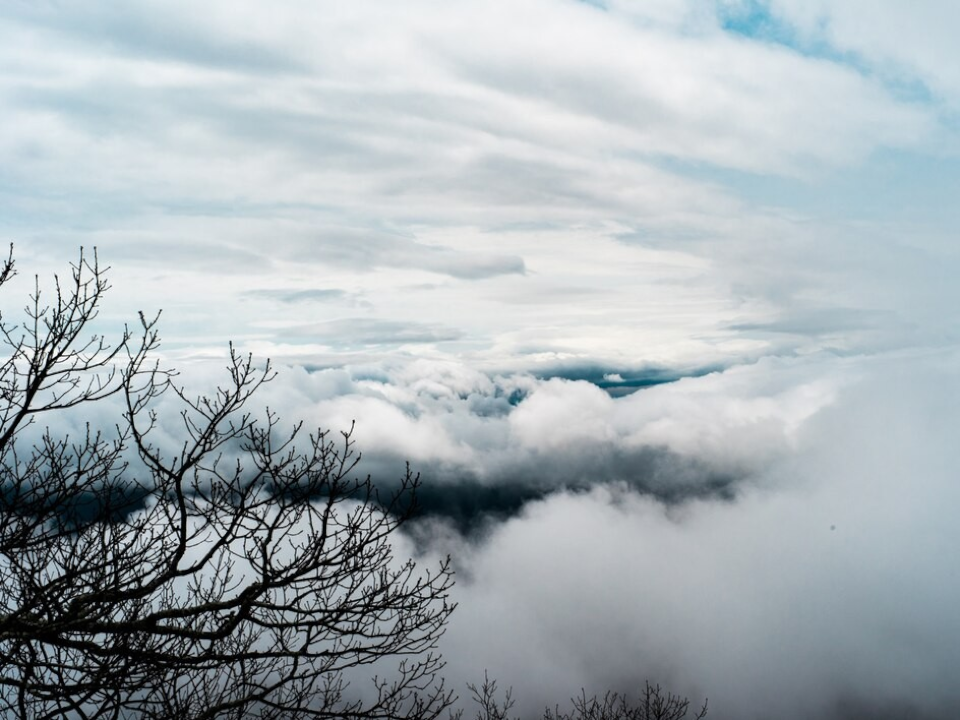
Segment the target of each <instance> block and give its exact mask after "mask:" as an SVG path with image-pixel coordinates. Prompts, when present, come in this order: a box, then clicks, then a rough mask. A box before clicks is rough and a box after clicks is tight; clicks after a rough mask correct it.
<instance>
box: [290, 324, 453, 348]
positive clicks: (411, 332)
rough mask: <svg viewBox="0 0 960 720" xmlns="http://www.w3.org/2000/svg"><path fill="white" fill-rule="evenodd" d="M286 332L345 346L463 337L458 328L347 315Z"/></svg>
mask: <svg viewBox="0 0 960 720" xmlns="http://www.w3.org/2000/svg"><path fill="white" fill-rule="evenodd" d="M285 334H286V335H288V336H294V337H301V338H310V339H315V340H318V341H331V340H333V341H335V342H336V344H337V345H340V346H345V347H351V346H356V345H384V344H390V345H395V344H406V343H435V342H447V341H451V340H457V339H459V338H460V337H461V336H462V333H461V332H460V331H458V330H456V329H455V328H444V327H438V326H435V325H426V324H424V323H417V322H393V321H389V320H376V319H373V318H344V319H342V320H329V321H326V322H320V323H311V324H309V325H298V326H295V327H292V328H286V329H285Z"/></svg>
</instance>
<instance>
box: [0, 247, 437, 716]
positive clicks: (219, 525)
mask: <svg viewBox="0 0 960 720" xmlns="http://www.w3.org/2000/svg"><path fill="white" fill-rule="evenodd" d="M14 273H15V270H14V262H13V256H12V248H11V255H10V256H9V257H8V258H7V259H6V261H5V262H3V263H2V268H0V286H2V285H4V284H7V283H8V281H9V280H10V279H11V278H12V277H13V276H14ZM105 273H106V268H101V267H100V266H99V264H98V262H97V257H96V253H94V254H93V255H92V256H91V255H85V254H84V253H83V252H82V251H81V253H80V257H79V260H78V261H77V263H76V264H74V265H72V266H71V272H70V276H69V278H66V279H60V278H56V281H55V284H54V286H53V288H52V293H51V294H50V299H49V302H48V301H47V295H46V294H45V293H41V291H40V286H39V283H37V284H36V285H35V288H36V289H35V290H34V291H33V293H32V295H31V296H30V300H29V303H28V305H27V307H26V310H25V315H24V316H23V317H22V318H20V319H18V320H17V321H12V320H10V319H9V317H8V315H7V314H6V313H4V314H3V315H0V342H2V344H3V345H4V347H5V354H4V355H3V358H2V364H0V714H2V715H3V717H20V718H62V717H70V718H73V717H75V718H94V717H96V718H140V717H143V718H184V719H186V718H196V719H199V718H241V717H258V718H301V717H347V718H416V719H419V718H433V717H436V716H437V715H439V714H440V713H441V712H442V711H443V710H444V709H445V708H446V707H447V706H448V705H449V704H450V702H451V700H452V693H451V692H449V691H448V690H446V689H445V688H444V685H443V682H442V681H441V680H438V678H437V673H438V671H439V670H440V668H441V667H442V665H443V662H442V658H441V657H440V656H439V655H438V654H436V653H435V651H434V650H435V646H436V642H437V640H438V638H439V636H440V635H441V634H442V633H443V631H444V629H445V627H446V623H447V621H448V619H449V617H450V613H451V612H452V611H453V609H454V606H453V604H452V603H451V602H450V600H449V590H450V587H451V585H452V572H451V570H450V567H449V561H447V562H444V563H442V564H441V565H440V566H439V567H438V568H435V569H434V570H432V571H423V570H421V569H420V568H418V567H416V566H415V565H414V563H413V561H411V560H408V561H405V562H403V561H400V560H398V559H396V558H394V556H393V550H392V544H391V537H392V536H394V534H395V533H396V531H397V530H398V529H399V528H400V527H401V526H402V525H403V524H404V523H405V522H406V521H407V520H408V519H409V518H410V516H411V513H412V512H413V508H414V504H415V495H416V490H417V487H418V484H419V477H418V476H415V475H412V474H411V473H410V471H409V470H408V471H407V473H406V475H405V476H404V477H403V478H402V479H401V482H400V486H399V490H397V491H395V492H393V493H391V495H390V496H389V497H385V498H381V497H380V496H379V495H378V493H377V489H376V487H375V486H374V484H373V483H372V482H371V480H370V478H369V477H367V478H366V479H363V478H357V477H355V476H354V472H355V469H356V465H357V462H358V461H359V457H360V456H359V454H358V453H356V452H355V449H354V445H353V440H352V438H351V433H352V428H351V430H349V431H346V432H343V433H341V434H340V435H339V436H331V435H330V434H328V433H327V432H321V431H317V432H314V433H305V432H304V431H303V430H302V426H301V425H300V424H297V425H294V426H293V427H292V428H291V429H290V430H288V431H285V432H284V431H282V430H281V427H280V420H279V418H278V417H277V415H276V414H275V413H272V412H270V411H266V412H265V414H264V416H263V417H262V418H261V419H257V418H255V417H254V415H253V414H251V412H250V411H249V410H247V409H246V406H247V405H248V403H249V401H250V398H251V397H252V396H253V395H254V394H255V393H256V391H257V389H258V388H260V387H261V386H262V385H263V384H264V383H266V382H268V381H270V379H271V378H272V377H273V371H272V370H271V369H270V366H269V363H267V365H266V366H265V367H258V366H257V365H255V364H254V362H253V360H252V359H251V358H250V357H249V356H242V355H240V354H239V353H237V352H236V351H235V350H234V348H233V347H232V346H231V348H230V359H229V363H228V365H227V374H226V378H225V380H224V381H223V383H222V384H221V385H220V386H219V387H217V388H216V390H215V391H214V392H213V393H212V394H210V395H199V396H192V395H190V394H188V393H187V392H186V391H185V390H184V389H183V388H182V387H181V386H180V385H179V384H178V382H177V376H176V373H175V372H173V371H170V370H166V369H163V368H162V367H161V366H160V364H159V363H158V362H157V361H156V360H153V359H152V355H153V354H154V352H155V351H156V349H157V347H158V344H159V337H158V334H157V320H158V317H154V318H152V319H151V318H148V317H145V316H144V315H143V314H141V315H140V318H139V325H138V327H137V328H136V330H135V331H134V330H130V329H125V330H124V331H123V332H122V333H120V335H119V337H118V338H117V340H116V342H114V343H110V342H109V341H108V340H107V339H106V338H105V337H104V336H103V335H101V334H96V333H94V332H93V330H92V325H91V324H92V323H93V321H94V320H95V319H96V318H97V315H98V312H99V308H100V306H101V301H102V299H103V296H104V293H106V292H107V291H108V289H109V284H108V282H107V279H106V275H105ZM113 407H116V409H117V415H116V425H114V426H108V427H96V426H95V424H94V423H93V422H92V421H88V420H86V419H87V418H90V417H91V416H93V415H94V410H95V409H96V411H97V415H103V414H104V411H105V410H109V409H111V408H113ZM172 407H176V412H177V413H178V415H176V416H175V417H176V423H177V425H176V427H178V428H179V430H178V431H177V433H176V434H174V435H171V434H170V433H169V428H170V427H171V425H170V423H168V422H165V420H167V419H169V417H170V416H169V415H168V414H166V413H167V412H168V411H170V409H171V408H172ZM71 427H72V428H74V429H73V430H72V431H70V430H68V429H67V428H71ZM77 428H80V429H79V430H78V429H77ZM385 664H386V665H387V666H388V667H385ZM364 669H366V671H367V675H368V676H369V675H373V674H374V673H378V675H375V676H374V677H373V681H372V684H371V685H370V686H369V687H368V688H366V690H365V691H363V690H358V689H357V688H355V687H354V686H351V685H350V684H349V682H348V679H350V678H353V677H354V676H355V675H363V673H362V672H358V671H362V670H364ZM384 671H387V672H386V674H383V673H384Z"/></svg>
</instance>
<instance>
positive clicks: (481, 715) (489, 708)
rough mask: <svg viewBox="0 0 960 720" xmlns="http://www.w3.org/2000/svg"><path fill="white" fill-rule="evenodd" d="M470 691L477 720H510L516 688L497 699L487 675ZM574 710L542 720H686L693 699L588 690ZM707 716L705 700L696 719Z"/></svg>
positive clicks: (652, 690) (574, 701)
mask: <svg viewBox="0 0 960 720" xmlns="http://www.w3.org/2000/svg"><path fill="white" fill-rule="evenodd" d="M467 689H468V690H469V691H470V696H471V698H472V699H473V702H474V703H475V704H476V705H478V706H479V707H478V709H477V714H476V716H475V717H476V720H511V718H510V711H511V710H512V708H513V706H514V699H513V688H509V689H508V690H507V691H506V693H505V694H504V697H503V700H498V699H497V681H496V680H491V679H490V678H489V676H488V675H487V674H486V673H484V676H483V684H482V685H480V686H479V687H477V686H476V685H473V684H468V685H467ZM570 703H571V705H572V708H571V710H570V711H569V712H563V711H561V710H560V708H559V706H558V707H555V708H554V709H553V710H551V709H550V708H547V709H545V710H544V711H543V720H684V718H686V717H687V713H688V712H689V711H690V700H688V699H687V698H685V697H681V696H680V695H674V694H673V693H670V692H666V691H664V690H662V689H661V688H660V686H659V685H651V684H650V683H649V682H647V683H644V690H643V693H642V694H641V696H640V699H639V701H638V702H635V703H634V702H631V701H630V700H628V699H627V696H626V695H621V694H620V693H615V692H608V693H606V694H605V695H603V696H602V697H601V696H598V695H594V696H593V697H590V698H588V697H587V693H586V691H581V692H580V695H578V696H577V697H575V698H571V700H570ZM706 716H707V701H706V700H704V701H703V705H702V706H701V708H700V710H699V711H698V712H697V714H696V715H695V716H694V718H693V720H703V718H705V717H706ZM462 717H463V712H462V711H458V712H457V713H456V714H455V715H454V718H455V719H456V720H462Z"/></svg>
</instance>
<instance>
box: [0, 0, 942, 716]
mask: <svg viewBox="0 0 960 720" xmlns="http://www.w3.org/2000/svg"><path fill="white" fill-rule="evenodd" d="M958 27H960V5H958V4H956V3H955V2H948V1H947V0H918V1H917V2H912V3H909V4H908V3H905V2H894V1H893V0H872V1H871V2H866V0H835V1H833V2H828V0H769V1H763V0H715V1H710V0H646V1H640V0H637V1H635V2H631V1H630V0H608V1H601V0H595V1H591V2H578V1H576V0H509V1H507V0H484V1H483V2H480V1H479V0H477V1H473V0H465V1H464V2H459V1H449V0H448V1H446V2H439V1H436V0H406V1H405V2H402V3H386V2H379V3H375V2H366V1H365V0H354V1H353V2H349V3H343V2H340V3H335V2H316V1H315V0H310V1H308V0H303V1H302V2H301V1H298V0H284V2H276V3H253V2H244V1H239V0H230V1H227V0H222V1H221V0H210V1H208V2H203V3H196V2H179V1H176V0H165V1H164V2H149V1H139V2H127V3H122V4H117V3H112V2H106V0H104V1H102V2H98V1H96V0H89V1H85V2H82V3H81V2H76V3H69V2H54V1H53V0H49V1H47V2H8V3H4V4H2V5H0V233H2V236H3V239H4V241H7V240H9V241H13V242H14V243H15V247H16V256H17V260H18V264H19V267H20V268H21V270H22V271H23V273H22V276H21V278H20V280H21V281H24V282H26V281H28V280H29V279H30V278H31V277H32V274H33V273H35V272H36V273H40V274H41V275H49V274H51V273H53V272H56V271H59V272H62V271H63V270H64V269H65V268H66V266H67V263H68V262H69V261H70V260H71V259H73V258H75V257H76V254H77V252H78V248H79V247H80V246H84V247H86V248H91V247H94V246H95V247H97V248H98V252H99V254H100V258H101V260H102V262H104V263H105V264H109V265H111V266H112V267H113V273H112V281H113V284H114V289H113V290H112V292H111V295H110V297H109V302H108V304H107V308H106V310H105V313H104V317H103V321H104V322H105V324H106V325H105V326H106V327H108V328H110V327H112V328H114V329H116V328H118V327H120V326H121V325H122V323H124V322H127V321H130V320H131V319H135V314H134V313H135V310H137V309H143V310H145V311H147V312H155V311H157V310H159V309H163V321H162V332H163V337H164V340H165V342H164V346H163V352H164V354H165V356H166V357H167V358H168V359H169V360H170V361H171V362H176V363H177V364H179V365H180V366H182V367H187V368H193V369H194V373H195V375H194V377H196V378H198V380H197V382H198V383H199V384H201V385H202V384H203V383H205V382H215V380H210V378H214V377H215V376H213V375H210V374H209V372H210V371H209V369H208V368H207V365H206V361H207V360H216V359H219V358H222V357H224V354H225V351H226V346H227V345H226V344H227V342H228V340H233V341H235V342H236V343H237V344H238V345H239V346H240V347H241V348H242V349H244V350H250V351H252V352H254V353H255V354H256V355H257V356H259V357H268V356H269V357H271V358H273V359H274V360H275V361H276V362H278V363H279V364H280V365H281V366H284V368H285V369H284V370H283V372H282V373H281V377H280V378H279V380H278V381H277V382H276V383H275V384H274V385H273V386H272V387H271V388H269V389H268V390H267V391H266V393H265V397H264V401H265V402H266V401H267V400H269V401H270V402H271V405H272V406H273V407H279V408H281V409H282V410H283V411H284V413H285V414H288V415H289V416H290V417H291V418H299V417H303V418H306V419H307V420H308V421H309V422H311V423H315V424H321V425H324V426H328V427H335V428H336V427H343V426H346V425H349V423H350V422H351V421H352V420H357V421H358V429H357V439H358V441H359V443H360V446H361V448H362V449H363V450H365V451H366V455H367V458H368V463H369V469H370V471H371V472H375V473H376V472H380V473H384V474H387V475H389V473H391V472H394V471H395V469H396V466H397V463H399V462H401V461H403V460H410V461H411V462H412V463H413V464H414V466H415V467H418V468H420V469H421V470H422V471H423V472H424V475H425V477H426V478H427V481H428V490H430V489H431V487H432V491H431V492H432V494H430V492H428V494H427V495H426V496H425V502H426V505H427V506H428V507H427V509H428V510H429V511H430V513H431V514H430V517H429V518H428V520H427V521H425V522H424V524H423V525H422V527H421V532H420V535H421V536H420V537H418V539H417V541H416V552H418V553H426V554H427V555H430V554H431V553H436V552H446V551H450V552H453V553H454V555H455V558H456V560H457V563H458V566H459V568H460V572H461V580H460V584H459V590H458V591H459V592H460V594H461V598H460V600H461V608H460V610H459V611H458V617H457V618H456V619H455V621H454V626H453V628H452V629H451V632H450V634H449V636H448V645H449V647H448V649H447V652H448V656H449V658H450V661H451V667H450V670H451V673H452V677H453V679H454V680H455V681H456V682H462V681H463V680H473V681H476V680H477V679H478V678H479V677H481V676H482V672H483V669H484V667H489V668H490V669H491V671H492V672H494V673H495V674H499V675H500V677H501V682H502V683H503V684H507V685H509V684H513V685H514V686H515V692H516V694H517V696H518V698H519V699H521V700H522V701H523V702H525V703H527V704H526V705H524V706H523V707H524V708H527V709H529V708H536V707H538V706H542V704H543V703H544V702H550V703H551V704H552V703H553V702H556V701H562V700H563V698H565V697H568V696H569V695H571V694H575V693H577V692H578V690H579V688H580V687H581V686H587V687H588V688H589V689H591V691H593V690H604V689H606V687H616V688H617V689H623V688H625V687H627V686H629V685H631V684H633V685H636V684H637V683H640V684H641V685H642V681H643V679H645V678H649V679H651V680H654V681H660V682H663V683H669V684H670V685H671V686H673V687H675V688H677V689H680V690H682V691H684V692H690V693H696V694H698V696H702V695H709V696H710V697H711V703H712V707H713V710H712V712H711V717H716V718H719V719H720V720H723V719H724V718H730V719H731V720H733V719H734V718H754V717H756V718H761V717H763V718H768V717H777V718H783V719H784V720H792V718H806V717H818V718H820V717H822V718H832V717H836V718H858V717H881V718H886V717H890V718H894V717H907V716H909V717H917V718H924V717H929V718H936V719H937V720H939V719H940V718H947V717H950V716H951V715H950V712H949V708H951V707H953V708H955V707H956V705H955V703H956V701H957V700H958V699H960V698H958V694H960V693H958V691H957V690H956V689H955V688H954V685H955V683H953V682H952V681H951V678H950V669H951V668H953V667H958V666H960V625H958V621H957V619H956V618H957V615H956V613H955V612H954V611H953V610H952V608H954V607H956V606H958V603H960V572H958V571H957V569H956V563H955V562H954V561H953V559H952V557H951V555H952V553H953V551H954V548H955V547H956V545H957V542H958V541H960V530H958V529H957V528H955V526H954V525H955V524H954V523H953V522H952V520H951V519H952V516H953V508H955V507H956V503H955V502H951V501H956V500H957V499H958V498H957V495H958V487H957V483H956V478H955V474H956V473H955V468H956V467H957V463H956V462H955V461H956V460H957V457H956V455H957V450H956V449H955V447H954V446H955V445H956V444H957V443H956V440H955V438H956V434H957V430H958V429H960V403H957V402H955V401H957V400H960V398H958V395H960V393H958V389H960V386H958V377H957V372H956V369H955V368H956V367H957V362H956V361H957V359H958V353H960V347H958V344H960V343H958V338H960V315H958V313H957V312H956V309H957V307H958V304H960V289H958V288H960V284H958V282H957V279H956V278H957V277H958V273H960V255H958V244H957V242H956V237H955V233H956V230H957V228H958V226H960V222H958V221H960V217H958V215H960V204H958V203H957V200H956V198H957V197H958V196H960V195H958V194H960V122H958V120H960V44H958V43H957V41H956V34H957V33H956V31H957V28H958ZM11 297H12V296H11V295H9V294H8V296H7V297H5V298H4V299H3V303H4V305H3V306H4V308H7V307H18V306H19V305H20V302H21V301H20V299H19V298H20V297H22V296H18V297H16V298H14V299H11ZM638 387H639V388H641V389H639V390H637V388H638ZM634 391H635V392H634ZM431 483H432V485H431ZM951 703H953V704H951ZM884 713H886V714H884Z"/></svg>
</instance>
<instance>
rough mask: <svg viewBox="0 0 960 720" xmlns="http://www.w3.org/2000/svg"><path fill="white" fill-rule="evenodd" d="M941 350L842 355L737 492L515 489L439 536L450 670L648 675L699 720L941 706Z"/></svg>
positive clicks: (949, 491)
mask: <svg viewBox="0 0 960 720" xmlns="http://www.w3.org/2000/svg"><path fill="white" fill-rule="evenodd" d="M951 357H952V356H951ZM951 362H952V360H948V359H947V358H946V357H940V358H933V359H931V358H926V359H924V360H919V361H918V359H917V358H910V359H907V358H903V359H888V360H886V361H883V362H878V363H874V364H872V365H871V364H870V363H868V366H869V367H864V366H861V367H860V371H861V372H864V371H866V374H865V375H862V376H861V379H860V380H859V381H857V382H854V383H853V384H851V385H849V386H848V387H847V388H846V389H845V390H844V391H843V392H842V393H841V394H840V395H839V396H838V398H837V400H836V401H835V402H833V403H832V404H830V405H829V406H827V407H825V408H824V409H822V410H821V411H819V412H818V413H817V414H815V415H813V416H811V417H810V418H809V419H808V420H806V421H805V422H804V423H803V425H802V428H800V429H799V430H798V434H797V436H796V444H795V445H794V446H793V448H791V449H790V450H789V451H788V452H785V453H783V454H782V455H780V456H779V457H778V458H777V459H775V460H774V462H773V463H771V464H770V465H768V466H766V467H764V468H762V469H761V470H760V471H759V472H758V474H757V475H756V476H755V479H754V482H752V483H750V484H749V485H748V486H742V488H741V493H740V494H739V496H738V499H737V501H736V502H732V503H731V502H718V501H717V500H715V499H710V498H706V499H699V500H694V501H690V502H687V503H684V504H682V505H680V506H672V505H664V504H661V503H660V502H658V501H657V500H656V499H655V498H654V497H651V496H649V495H642V494H638V493H636V492H635V491H634V490H631V489H630V488H628V487H627V486H616V485H614V486H605V487H597V488H595V489H594V490H593V491H592V492H589V493H586V494H572V493H562V494H557V495H552V496H550V497H549V498H547V499H545V500H543V501H540V502H535V503H532V504H530V505H527V506H526V507H525V509H524V511H523V513H522V514H521V515H520V516H519V517H515V518H513V519H511V520H509V521H507V522H506V523H504V524H502V525H499V526H496V527H495V528H493V530H492V531H491V532H490V533H489V534H488V535H487V536H486V540H485V541H483V542H480V543H477V544H473V545H462V544H458V543H457V542H456V541H455V540H454V541H451V540H450V539H449V538H447V539H446V540H444V539H443V538H444V537H445V536H444V535H443V534H442V533H440V534H438V535H437V536H435V537H437V538H440V540H438V542H439V546H440V547H441V548H443V549H444V550H449V549H451V548H454V549H455V551H456V557H457V558H458V562H459V563H460V565H461V567H462V571H461V574H460V578H461V580H460V587H459V600H460V601H461V606H460V610H458V615H457V616H455V618H454V625H453V627H452V628H451V630H450V632H449V634H448V636H447V638H446V639H445V646H444V649H445V651H446V653H447V656H448V657H449V658H450V659H451V661H452V667H451V673H450V674H451V676H452V677H454V678H462V679H463V680H471V679H475V678H476V676H477V674H478V673H481V672H482V668H488V669H489V670H490V672H491V675H492V676H494V677H499V678H500V679H501V682H504V683H506V684H512V685H513V686H514V691H515V696H516V697H517V698H518V700H519V701H520V703H521V705H520V706H519V708H518V710H519V712H520V713H521V714H530V713H536V712H537V711H539V710H540V709H541V708H542V707H543V706H544V705H551V704H552V703H554V702H558V701H559V702H563V700H564V698H566V697H569V696H571V695H573V694H576V693H578V692H579V689H580V688H581V687H586V689H587V692H588V693H590V692H595V691H600V692H602V691H603V690H605V689H606V688H609V687H613V688H615V689H619V690H622V691H627V692H630V693H633V694H635V693H636V692H637V690H638V686H640V687H642V683H643V680H644V679H653V680H656V681H659V682H661V683H665V684H666V685H667V686H669V687H671V688H672V689H674V690H675V691H679V692H682V693H684V694H689V695H690V696H691V697H694V698H702V697H704V696H708V697H709V698H710V705H711V716H716V717H718V718H740V719H746V720H749V719H750V718H763V717H778V718H784V719H785V720H790V719H792V718H803V717H823V718H829V719H834V718H836V719H840V718H850V719H852V718H858V717H867V716H869V717H874V716H876V717H894V716H896V715H895V713H896V712H898V711H902V712H907V714H911V713H915V714H916V716H917V717H928V718H944V719H945V718H947V717H951V716H952V712H953V711H952V708H953V707H954V706H955V703H956V701H957V691H956V687H955V683H953V681H952V678H951V676H950V668H952V667H954V666H955V664H956V662H957V660H958V659H960V658H958V656H957V645H956V642H955V640H956V637H957V633H958V632H960V627H958V626H957V623H956V618H955V613H954V612H953V607H954V604H955V601H956V599H957V598H958V596H960V585H958V583H957V581H956V578H955V577H954V575H953V574H951V573H949V572H945V571H944V567H945V566H944V562H946V561H945V558H946V557H947V556H948V555H949V551H948V550H947V548H949V547H950V546H951V544H952V543H955V542H956V540H957V530H956V527H955V523H953V520H952V515H951V513H950V511H949V510H948V509H947V508H949V507H952V505H953V503H954V501H955V500H956V499H957V497H956V496H957V492H958V490H957V486H956V483H955V482H954V481H953V478H954V473H953V471H952V468H953V466H954V465H955V463H956V460H957V458H956V457H955V455H956V451H955V449H954V443H953V442H952V433H953V430H952V428H954V427H955V426H956V422H957V417H956V409H955V408H956V405H955V404H954V403H953V402H952V400H951V399H950V398H944V397H943V396H942V393H943V389H944V388H945V387H946V388H951V390H949V391H948V394H949V395H951V396H952V395H953V388H955V387H957V383H956V380H957V378H956V373H955V370H954V369H953V368H952V367H950V363H951ZM670 387H671V386H664V390H665V391H666V390H667V388H670ZM679 387H680V386H679V385H675V386H672V388H674V389H678V388H679ZM731 400H732V399H731ZM733 402H734V404H736V403H735V401H733ZM716 420H717V422H718V424H719V425H723V422H724V421H723V419H722V416H717V417H716ZM451 543H452V544H451ZM864 713H866V714H864ZM911 716H913V715H911Z"/></svg>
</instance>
